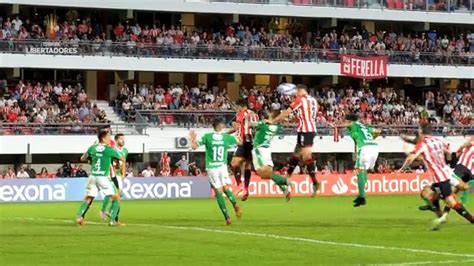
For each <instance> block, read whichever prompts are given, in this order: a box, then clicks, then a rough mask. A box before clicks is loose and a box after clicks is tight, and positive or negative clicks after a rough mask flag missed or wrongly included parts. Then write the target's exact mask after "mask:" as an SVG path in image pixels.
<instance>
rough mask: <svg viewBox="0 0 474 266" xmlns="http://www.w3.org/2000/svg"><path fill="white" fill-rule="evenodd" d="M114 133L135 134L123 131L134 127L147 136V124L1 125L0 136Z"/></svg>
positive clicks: (137, 132) (137, 131)
mask: <svg viewBox="0 0 474 266" xmlns="http://www.w3.org/2000/svg"><path fill="white" fill-rule="evenodd" d="M106 127H108V128H110V129H111V131H112V133H114V134H115V133H124V134H134V133H131V131H124V130H123V129H124V128H126V127H128V128H130V127H132V128H134V129H135V132H136V134H140V135H144V134H146V128H147V127H148V124H146V123H94V124H77V123H54V124H53V123H0V135H95V134H97V132H98V130H99V129H101V128H106Z"/></svg>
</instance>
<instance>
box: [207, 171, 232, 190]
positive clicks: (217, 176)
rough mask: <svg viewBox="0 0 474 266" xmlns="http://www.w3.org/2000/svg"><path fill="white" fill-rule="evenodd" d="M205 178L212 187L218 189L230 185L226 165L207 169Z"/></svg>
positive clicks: (230, 181)
mask: <svg viewBox="0 0 474 266" xmlns="http://www.w3.org/2000/svg"><path fill="white" fill-rule="evenodd" d="M207 177H208V178H209V182H210V183H211V185H212V187H213V188H215V189H219V188H221V187H223V186H225V185H231V184H232V180H230V177H229V171H228V170H227V165H222V166H219V167H217V168H211V169H207Z"/></svg>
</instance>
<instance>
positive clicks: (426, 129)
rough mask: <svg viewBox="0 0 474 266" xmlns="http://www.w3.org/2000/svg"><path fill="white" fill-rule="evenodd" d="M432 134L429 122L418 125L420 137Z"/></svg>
mask: <svg viewBox="0 0 474 266" xmlns="http://www.w3.org/2000/svg"><path fill="white" fill-rule="evenodd" d="M431 135H433V127H432V126H431V125H430V124H423V125H421V126H420V132H419V134H418V136H419V138H418V139H421V138H423V137H424V136H431Z"/></svg>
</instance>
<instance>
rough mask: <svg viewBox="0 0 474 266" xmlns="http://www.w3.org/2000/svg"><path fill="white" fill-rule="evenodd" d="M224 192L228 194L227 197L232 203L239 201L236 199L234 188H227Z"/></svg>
mask: <svg viewBox="0 0 474 266" xmlns="http://www.w3.org/2000/svg"><path fill="white" fill-rule="evenodd" d="M224 193H225V194H226V195H227V198H228V199H229V201H230V202H231V203H232V204H236V203H237V200H236V199H235V196H234V193H232V190H230V189H227V190H226V191H224Z"/></svg>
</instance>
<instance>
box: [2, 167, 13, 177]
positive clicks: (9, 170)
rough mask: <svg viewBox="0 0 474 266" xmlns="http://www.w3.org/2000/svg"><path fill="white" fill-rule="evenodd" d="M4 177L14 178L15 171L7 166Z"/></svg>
mask: <svg viewBox="0 0 474 266" xmlns="http://www.w3.org/2000/svg"><path fill="white" fill-rule="evenodd" d="M4 178H5V179H12V178H16V173H15V170H13V167H8V170H7V172H6V173H5V176H4Z"/></svg>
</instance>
